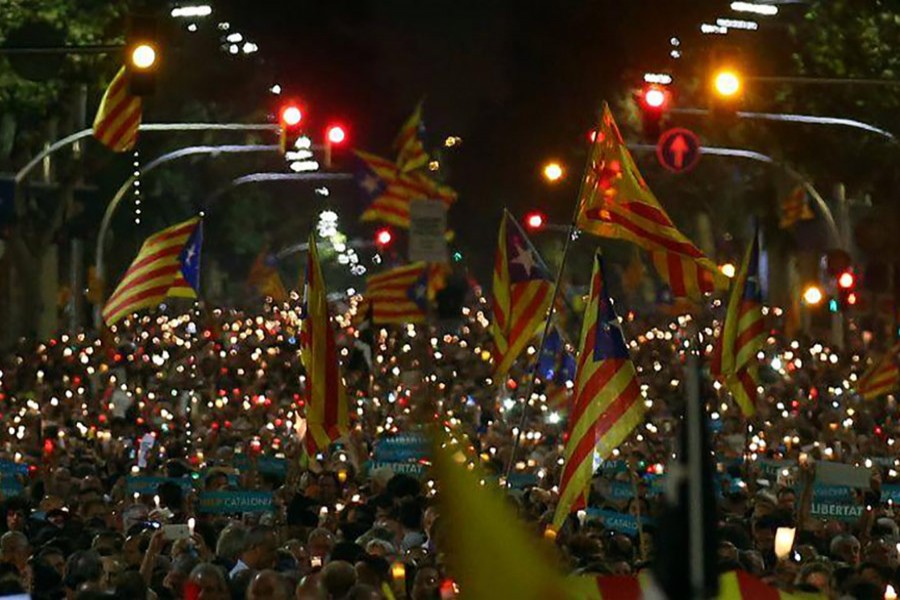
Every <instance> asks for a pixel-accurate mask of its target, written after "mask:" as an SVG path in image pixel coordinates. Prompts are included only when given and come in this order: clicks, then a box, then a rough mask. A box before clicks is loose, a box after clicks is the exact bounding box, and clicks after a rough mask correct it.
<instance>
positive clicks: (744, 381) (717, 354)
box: [711, 231, 766, 416]
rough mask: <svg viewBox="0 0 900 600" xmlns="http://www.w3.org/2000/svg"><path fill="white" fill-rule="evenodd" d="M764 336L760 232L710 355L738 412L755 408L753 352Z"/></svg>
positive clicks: (743, 265) (714, 370)
mask: <svg viewBox="0 0 900 600" xmlns="http://www.w3.org/2000/svg"><path fill="white" fill-rule="evenodd" d="M765 338H766V331H765V322H764V321H763V314H762V290H761V289H760V285H759V232H758V231H754V232H753V240H752V241H751V242H750V245H749V246H748V247H747V252H746V253H745V254H744V261H743V262H742V263H741V270H740V272H739V273H738V276H737V277H736V278H735V280H734V285H733V286H732V288H731V296H729V298H728V311H727V312H726V313H725V322H724V323H722V331H721V333H720V334H719V341H718V343H717V344H716V347H715V350H714V352H713V357H712V365H711V371H712V374H713V375H715V376H716V377H718V378H720V379H722V380H724V382H725V385H726V386H727V387H728V389H729V391H731V395H732V396H734V400H735V402H737V404H738V406H740V407H741V411H742V412H743V413H744V414H745V415H747V416H750V415H752V414H753V413H754V412H755V410H756V408H755V404H756V396H757V392H756V387H757V385H758V381H759V378H758V374H757V364H756V360H757V359H756V355H757V353H758V352H759V351H760V349H761V348H762V345H763V341H764V340H765Z"/></svg>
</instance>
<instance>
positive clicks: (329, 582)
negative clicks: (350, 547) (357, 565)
mask: <svg viewBox="0 0 900 600" xmlns="http://www.w3.org/2000/svg"><path fill="white" fill-rule="evenodd" d="M354 585H356V571H354V570H353V565H351V564H350V563H348V562H345V561H343V560H335V561H332V562H330V563H328V564H327V565H325V567H324V568H323V569H322V576H321V578H320V579H319V586H320V588H321V589H322V591H323V592H324V593H325V595H326V597H327V598H332V599H334V600H337V599H338V598H343V597H344V596H345V595H347V592H349V591H350V588H352V587H353V586H354Z"/></svg>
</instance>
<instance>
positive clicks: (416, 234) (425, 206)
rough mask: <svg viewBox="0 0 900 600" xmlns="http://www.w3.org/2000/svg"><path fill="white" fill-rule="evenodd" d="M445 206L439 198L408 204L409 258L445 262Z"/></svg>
mask: <svg viewBox="0 0 900 600" xmlns="http://www.w3.org/2000/svg"><path fill="white" fill-rule="evenodd" d="M446 231H447V206H446V205H445V204H444V203H443V202H441V201H440V200H413V201H412V202H411V203H410V205H409V260H410V261H411V262H416V261H420V260H424V261H426V262H435V263H444V262H447V239H446V237H445V235H446Z"/></svg>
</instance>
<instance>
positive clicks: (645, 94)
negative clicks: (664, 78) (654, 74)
mask: <svg viewBox="0 0 900 600" xmlns="http://www.w3.org/2000/svg"><path fill="white" fill-rule="evenodd" d="M638 99H639V101H640V104H641V108H643V109H644V110H653V111H663V110H665V109H666V107H667V105H668V104H669V90H667V89H665V88H664V87H661V86H658V85H648V86H646V87H644V88H642V89H641V91H640V93H639V94H638Z"/></svg>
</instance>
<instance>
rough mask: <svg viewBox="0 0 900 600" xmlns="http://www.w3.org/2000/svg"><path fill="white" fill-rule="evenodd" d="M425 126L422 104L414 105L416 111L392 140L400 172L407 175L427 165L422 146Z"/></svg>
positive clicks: (425, 154) (426, 154) (425, 153)
mask: <svg viewBox="0 0 900 600" xmlns="http://www.w3.org/2000/svg"><path fill="white" fill-rule="evenodd" d="M424 130H425V125H424V124H423V123H422V102H421V101H420V102H419V103H418V104H417V105H416V110H414V111H413V114H412V115H410V117H409V119H407V120H406V123H404V124H403V127H401V128H400V132H399V133H398V134H397V139H395V140H394V149H395V150H396V151H397V166H398V167H400V171H402V172H403V173H407V172H409V171H415V170H416V169H421V168H423V167H424V166H425V165H427V164H428V160H429V159H428V153H427V152H425V146H424V145H423V144H422V135H423V133H424Z"/></svg>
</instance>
